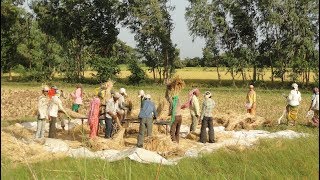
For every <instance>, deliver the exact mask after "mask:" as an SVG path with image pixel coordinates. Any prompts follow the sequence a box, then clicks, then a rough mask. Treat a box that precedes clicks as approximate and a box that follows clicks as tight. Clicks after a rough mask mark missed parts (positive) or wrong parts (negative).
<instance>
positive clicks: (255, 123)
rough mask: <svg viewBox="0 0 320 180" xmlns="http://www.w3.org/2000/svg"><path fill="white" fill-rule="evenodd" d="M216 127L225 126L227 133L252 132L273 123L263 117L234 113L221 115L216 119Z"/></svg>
mask: <svg viewBox="0 0 320 180" xmlns="http://www.w3.org/2000/svg"><path fill="white" fill-rule="evenodd" d="M214 120H215V121H214V126H224V127H225V128H226V130H227V131H231V130H240V129H246V130H251V129H255V128H257V127H259V126H266V125H269V124H270V123H271V121H270V120H266V119H265V118H264V117H261V116H253V115H250V114H237V113H233V112H227V113H222V114H221V113H220V114H217V115H216V116H215V117H214Z"/></svg>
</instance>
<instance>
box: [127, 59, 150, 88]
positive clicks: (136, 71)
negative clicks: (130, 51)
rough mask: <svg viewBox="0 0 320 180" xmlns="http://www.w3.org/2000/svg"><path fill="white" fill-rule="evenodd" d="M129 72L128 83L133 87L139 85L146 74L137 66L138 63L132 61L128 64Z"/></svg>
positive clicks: (143, 80)
mask: <svg viewBox="0 0 320 180" xmlns="http://www.w3.org/2000/svg"><path fill="white" fill-rule="evenodd" d="M129 71H130V72H131V75H130V76H129V83H130V84H133V85H139V84H141V83H143V82H145V80H146V77H147V76H146V73H145V72H144V71H143V69H142V68H141V67H140V66H139V65H138V61H136V60H132V61H131V62H130V64H129Z"/></svg>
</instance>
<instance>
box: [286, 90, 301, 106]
mask: <svg viewBox="0 0 320 180" xmlns="http://www.w3.org/2000/svg"><path fill="white" fill-rule="evenodd" d="M300 101H301V93H300V92H299V91H296V90H291V91H290V93H289V96H288V104H289V105H290V106H299V105H300Z"/></svg>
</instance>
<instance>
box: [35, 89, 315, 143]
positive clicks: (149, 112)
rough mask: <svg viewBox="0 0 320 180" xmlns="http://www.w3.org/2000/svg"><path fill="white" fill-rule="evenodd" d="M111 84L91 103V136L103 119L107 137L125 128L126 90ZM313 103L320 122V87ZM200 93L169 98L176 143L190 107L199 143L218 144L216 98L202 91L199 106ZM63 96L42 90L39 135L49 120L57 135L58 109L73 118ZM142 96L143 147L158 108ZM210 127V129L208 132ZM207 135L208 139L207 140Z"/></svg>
mask: <svg viewBox="0 0 320 180" xmlns="http://www.w3.org/2000/svg"><path fill="white" fill-rule="evenodd" d="M292 87H293V89H292V90H291V91H290V93H289V95H288V96H285V97H286V99H287V106H286V115H287V120H288V122H289V121H292V122H293V123H292V124H293V125H294V124H295V121H296V120H297V114H298V107H299V105H300V101H301V93H300V92H299V90H298V85H297V84H296V83H293V84H292ZM111 88H112V84H108V83H107V84H105V85H103V86H102V87H100V88H99V89H98V90H97V92H96V95H95V96H94V97H93V99H92V100H91V102H90V109H89V113H88V124H89V126H90V134H89V137H90V138H95V137H96V136H97V135H98V132H99V131H98V130H99V127H101V123H102V122H101V121H100V120H101V119H103V120H104V124H105V129H104V133H105V135H104V137H105V138H112V135H113V131H114V128H115V127H122V126H121V121H122V120H123V119H124V118H125V114H126V112H127V111H128V108H129V107H128V105H127V103H126V100H125V99H126V97H127V93H126V90H125V88H120V89H119V92H115V91H113V90H111ZM313 92H314V94H313V96H312V103H311V105H310V108H309V111H313V112H314V115H313V118H312V122H313V124H314V125H316V126H318V124H319V89H318V88H314V89H313ZM70 95H71V96H72V97H73V99H74V103H73V105H72V110H73V111H75V112H78V110H79V108H80V106H81V104H82V96H83V90H82V86H81V85H77V87H76V90H75V91H74V92H73V93H71V94H70ZM200 95H201V93H200V91H199V89H197V88H195V89H192V90H191V91H190V92H189V94H188V96H189V97H188V100H187V102H185V103H184V104H182V105H181V102H180V99H179V96H178V95H175V96H173V97H171V99H169V102H170V108H169V114H168V115H169V116H170V117H171V127H170V136H171V140H172V141H173V142H176V143H179V134H180V127H181V124H182V116H181V110H183V109H189V111H190V116H191V120H192V121H191V125H190V132H191V133H194V132H195V130H196V126H197V125H200V124H201V131H200V142H201V143H206V142H207V140H208V142H209V143H215V139H214V128H213V113H212V112H213V109H214V107H215V101H214V100H213V99H212V94H211V92H210V91H206V92H205V93H204V94H203V97H204V100H203V102H202V104H201V106H200V103H199V96H200ZM60 97H63V92H62V91H61V90H58V89H57V88H56V87H55V86H52V87H51V89H49V88H48V87H47V86H46V87H44V88H43V89H42V95H41V96H40V97H39V101H38V102H39V104H38V112H39V113H38V123H37V132H36V138H42V137H44V124H45V122H46V120H49V124H50V125H49V126H50V128H49V138H55V137H56V121H57V118H58V117H59V112H63V113H65V114H66V115H67V117H69V118H70V116H69V115H68V114H67V112H66V110H65V109H64V108H63V105H62V101H61V100H60ZM138 98H139V99H140V112H139V115H138V118H139V120H140V126H139V134H138V137H137V147H143V142H144V137H145V131H146V136H151V135H152V125H153V120H155V119H157V116H158V114H157V111H156V106H155V104H154V102H152V99H151V95H150V94H145V92H144V91H143V90H140V91H139V92H138ZM245 108H246V109H247V113H250V114H252V115H255V114H256V92H255V90H254V85H253V84H250V85H249V92H248V93H247V97H246V103H245ZM61 126H62V127H63V129H64V122H63V120H62V122H61ZM207 128H208V129H209V131H208V133H207ZM207 134H208V136H209V138H208V139H207Z"/></svg>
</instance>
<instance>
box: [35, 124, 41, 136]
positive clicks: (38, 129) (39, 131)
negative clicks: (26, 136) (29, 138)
mask: <svg viewBox="0 0 320 180" xmlns="http://www.w3.org/2000/svg"><path fill="white" fill-rule="evenodd" d="M41 125H42V121H41V119H38V120H37V132H36V136H35V138H40V137H41Z"/></svg>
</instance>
